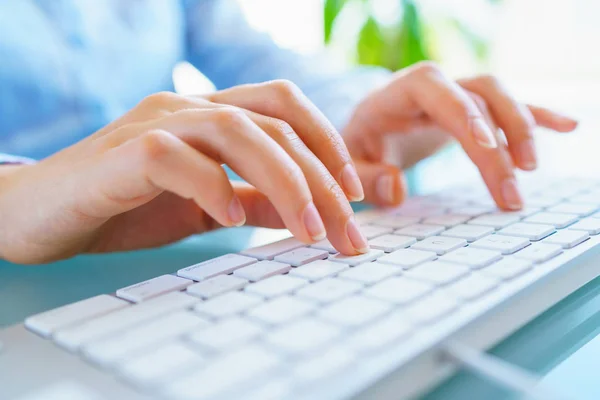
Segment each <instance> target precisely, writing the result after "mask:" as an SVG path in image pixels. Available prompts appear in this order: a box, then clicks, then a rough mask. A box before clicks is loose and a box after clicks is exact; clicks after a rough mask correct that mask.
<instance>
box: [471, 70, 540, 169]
mask: <svg viewBox="0 0 600 400" xmlns="http://www.w3.org/2000/svg"><path fill="white" fill-rule="evenodd" d="M460 83H461V85H462V86H463V87H464V88H465V89H467V90H469V91H471V92H473V93H476V94H478V95H479V96H481V97H482V98H483V99H484V100H485V102H486V104H487V105H488V107H489V110H490V113H491V114H492V117H493V119H494V121H496V122H497V123H498V126H499V127H500V128H501V129H502V130H503V131H504V134H505V136H506V140H507V141H508V148H509V151H510V154H511V155H512V158H513V160H514V162H515V164H516V165H517V166H518V167H519V168H521V169H523V170H527V171H531V170H534V169H535V168H537V155H536V151H535V145H534V140H533V130H534V128H535V119H534V117H533V115H532V114H531V112H530V111H529V109H528V108H527V107H525V106H524V105H522V104H520V103H519V102H517V101H516V100H515V99H514V98H513V97H512V96H511V95H510V94H509V93H508V92H507V90H506V89H505V88H504V87H503V86H502V85H501V84H500V83H499V82H498V80H497V79H496V78H494V77H491V76H485V77H480V78H478V79H473V80H467V81H461V82H460Z"/></svg>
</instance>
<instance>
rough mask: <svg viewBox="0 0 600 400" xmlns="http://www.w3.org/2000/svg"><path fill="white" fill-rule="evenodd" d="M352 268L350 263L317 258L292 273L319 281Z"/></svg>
mask: <svg viewBox="0 0 600 400" xmlns="http://www.w3.org/2000/svg"><path fill="white" fill-rule="evenodd" d="M348 268H350V266H349V265H348V264H342V263H338V262H333V261H329V260H317V261H313V262H311V263H309V264H306V265H303V266H301V267H298V268H294V269H292V270H291V271H290V275H292V276H297V277H299V278H303V279H307V280H309V281H313V282H314V281H318V280H319V279H323V278H327V277H330V276H334V275H336V274H338V273H339V272H342V271H344V270H347V269H348Z"/></svg>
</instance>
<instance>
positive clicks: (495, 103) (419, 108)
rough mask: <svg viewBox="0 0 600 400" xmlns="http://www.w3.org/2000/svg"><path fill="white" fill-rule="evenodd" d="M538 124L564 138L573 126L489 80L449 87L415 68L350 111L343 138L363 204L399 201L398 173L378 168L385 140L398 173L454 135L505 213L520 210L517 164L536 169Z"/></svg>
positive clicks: (427, 69)
mask: <svg viewBox="0 0 600 400" xmlns="http://www.w3.org/2000/svg"><path fill="white" fill-rule="evenodd" d="M536 126H543V127H546V128H550V129H553V130H555V131H559V132H568V131H572V130H573V129H575V127H576V126H577V122H576V121H574V120H573V119H571V118H568V117H564V116H562V115H560V114H557V113H555V112H553V111H550V110H547V109H544V108H540V107H536V106H531V105H524V104H520V103H518V102H517V101H516V100H515V99H513V98H512V97H511V96H510V95H509V94H508V93H507V92H506V90H505V88H504V87H502V85H501V84H500V83H499V82H498V81H497V80H496V79H495V78H493V77H489V76H482V77H476V78H472V79H464V80H460V81H458V82H453V81H451V80H449V79H447V78H446V77H445V76H444V75H443V74H442V73H441V72H440V70H439V69H438V68H437V67H436V66H435V65H434V64H431V63H420V64H416V65H415V66H413V67H410V68H407V69H404V70H402V71H400V72H398V73H397V74H396V75H395V76H394V77H393V79H392V80H391V82H389V83H388V84H387V85H386V86H385V87H383V88H381V89H379V90H377V91H375V92H373V93H372V94H370V95H369V96H368V97H367V98H366V99H365V100H364V101H363V102H362V103H361V104H360V105H359V106H358V107H357V109H356V110H355V112H354V115H353V116H352V118H351V120H350V122H349V123H348V125H347V127H346V129H345V131H344V132H343V137H344V139H345V141H346V144H347V146H348V149H349V150H350V153H351V154H352V156H353V157H354V160H355V162H356V165H357V169H358V171H359V175H360V176H361V180H362V182H363V186H364V188H365V195H366V199H367V200H368V201H371V202H373V203H376V204H379V205H388V206H389V205H395V204H398V203H400V202H401V201H402V199H403V197H404V183H403V180H402V174H401V172H400V171H399V170H398V169H397V167H396V166H391V165H385V164H383V160H384V151H385V150H387V149H385V143H386V142H385V140H384V138H385V137H386V136H389V135H390V134H394V133H397V136H398V137H397V138H396V139H397V140H399V141H400V146H398V147H399V148H400V149H401V150H400V151H401V152H402V153H401V154H397V155H396V156H398V157H399V159H400V168H408V167H410V166H411V165H413V164H415V163H416V162H417V161H419V160H421V159H423V158H425V157H427V156H429V155H431V154H433V153H434V152H435V151H437V150H438V149H439V148H440V147H442V146H443V145H444V144H446V143H447V142H448V140H449V139H450V138H452V137H453V138H454V139H456V140H458V142H459V143H460V144H461V146H462V147H463V149H464V150H465V152H466V153H467V155H468V156H469V157H470V158H471V160H472V161H473V162H474V163H475V164H476V165H477V167H478V168H479V171H480V173H481V175H482V177H483V179H484V180H485V182H486V184H487V186H488V188H489V191H490V193H491V194H492V196H493V198H494V200H495V201H496V203H497V204H498V206H499V207H501V208H503V209H507V210H511V209H519V208H521V207H522V199H521V196H520V193H519V190H518V188H517V184H516V181H515V175H514V168H515V166H516V167H518V168H520V169H523V170H533V169H535V168H536V164H537V160H536V154H535V147H534V144H533V129H534V128H535V127H536ZM499 128H500V129H501V130H502V131H500V130H499ZM502 132H504V136H505V137H506V142H505V140H504V138H503V137H502ZM506 143H507V144H506Z"/></svg>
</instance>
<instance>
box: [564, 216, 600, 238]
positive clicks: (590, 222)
mask: <svg viewBox="0 0 600 400" xmlns="http://www.w3.org/2000/svg"><path fill="white" fill-rule="evenodd" d="M569 229H572V230H575V231H584V232H587V233H589V234H590V235H597V234H599V233H600V219H598V218H584V219H582V220H581V221H579V222H577V223H575V224H574V225H571V226H570V227H569Z"/></svg>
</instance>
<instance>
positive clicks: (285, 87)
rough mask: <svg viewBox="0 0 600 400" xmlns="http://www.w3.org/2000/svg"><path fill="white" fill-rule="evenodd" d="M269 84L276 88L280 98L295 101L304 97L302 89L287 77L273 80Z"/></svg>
mask: <svg viewBox="0 0 600 400" xmlns="http://www.w3.org/2000/svg"><path fill="white" fill-rule="evenodd" d="M269 86H271V87H272V88H273V89H274V90H275V92H276V93H277V96H278V97H279V100H283V101H294V102H295V101H297V100H298V99H299V98H300V97H302V90H300V88H299V87H298V86H297V85H296V84H295V83H293V82H292V81H289V80H287V79H277V80H274V81H271V82H269Z"/></svg>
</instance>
